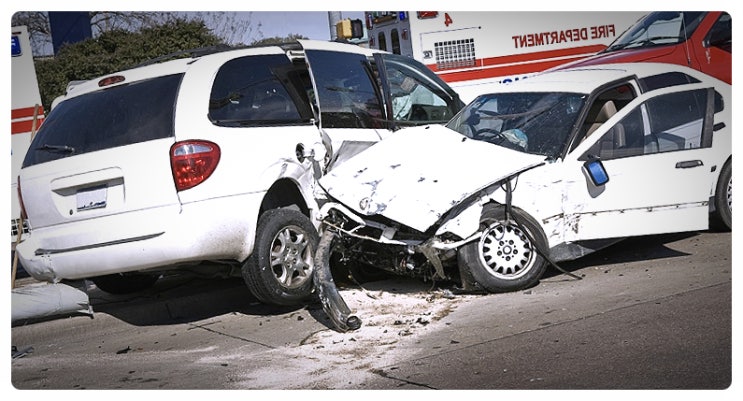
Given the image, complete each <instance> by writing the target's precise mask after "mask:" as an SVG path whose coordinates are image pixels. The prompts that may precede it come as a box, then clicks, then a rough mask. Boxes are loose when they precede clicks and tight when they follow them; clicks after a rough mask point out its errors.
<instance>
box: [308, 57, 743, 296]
mask: <svg viewBox="0 0 743 401" xmlns="http://www.w3.org/2000/svg"><path fill="white" fill-rule="evenodd" d="M496 90H497V92H496V93H490V94H485V95H481V96H479V97H477V98H476V99H475V100H473V101H472V103H470V104H469V105H468V106H467V107H465V108H464V109H463V110H462V111H461V112H459V114H457V115H456V116H455V117H454V118H453V119H452V120H451V121H450V122H449V123H448V124H447V125H446V126H434V125H430V126H423V127H415V128H409V129H404V130H401V131H398V132H397V133H395V134H394V135H392V136H390V137H389V138H387V139H385V140H383V141H381V142H379V143H377V144H375V145H374V146H372V147H370V148H369V149H367V150H366V151H364V152H362V153H360V154H359V155H357V156H355V157H353V158H352V159H351V160H349V161H348V162H346V164H344V165H342V166H339V167H338V168H336V169H334V170H332V171H331V172H330V173H328V174H327V175H325V176H324V177H322V178H321V179H320V180H319V183H320V186H321V187H322V188H323V189H324V191H325V192H326V194H327V197H328V201H327V203H325V204H324V207H323V208H322V213H321V215H322V216H323V218H324V220H323V224H322V225H321V234H323V238H325V239H326V240H324V241H321V245H320V250H319V252H318V255H319V257H317V258H316V264H317V263H320V264H323V263H327V260H328V259H329V256H328V255H330V254H336V255H340V256H341V257H340V258H338V259H337V260H340V261H348V262H349V263H348V264H349V266H352V267H353V270H352V272H364V273H369V272H370V271H372V270H370V268H371V269H383V270H386V271H388V272H392V273H395V274H400V275H411V276H417V277H422V278H424V279H432V280H452V281H455V282H461V285H462V287H463V288H464V289H467V290H476V291H483V290H484V291H488V292H506V291H516V290H520V289H524V288H527V287H530V286H533V285H535V284H536V283H537V282H538V281H539V279H540V277H541V276H542V275H543V274H544V272H545V270H546V269H547V267H548V266H549V265H550V264H553V265H555V266H557V267H559V265H557V264H556V263H557V262H560V261H566V260H573V259H576V258H579V257H581V256H584V255H586V254H588V253H591V252H594V251H596V250H598V249H600V248H602V247H605V246H607V245H609V244H612V243H614V242H616V241H617V240H619V239H622V238H626V237H629V236H639V235H651V234H661V233H672V232H685V231H697V230H706V229H708V228H709V224H710V222H713V223H715V224H716V226H718V227H722V229H725V230H729V229H731V228H732V220H731V209H732V178H731V163H732V142H731V130H732V125H731V105H730V101H731V86H730V85H728V84H726V83H724V82H722V81H719V80H717V79H715V78H712V77H710V76H707V75H704V74H702V73H700V72H698V71H695V70H692V69H689V68H685V67H682V66H676V65H670V64H654V63H635V64H614V65H601V66H591V67H583V68H574V69H567V70H559V71H553V72H548V73H543V74H540V75H536V76H533V77H530V78H528V79H525V80H522V81H518V82H514V83H512V84H504V85H502V86H500V87H498V88H497V89H496ZM331 238H332V239H331ZM323 258H324V260H323Z"/></svg>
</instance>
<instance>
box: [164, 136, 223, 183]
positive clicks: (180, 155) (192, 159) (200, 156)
mask: <svg viewBox="0 0 743 401" xmlns="http://www.w3.org/2000/svg"><path fill="white" fill-rule="evenodd" d="M220 153H221V152H220V150H219V146H217V144H216V143H212V142H208V141H184V142H177V143H175V144H173V146H171V147H170V168H171V170H172V171H173V181H174V182H175V189H176V190H177V191H183V190H186V189H189V188H193V187H195V186H197V185H199V184H201V183H202V182H204V181H206V179H207V178H209V176H210V175H212V173H213V172H214V169H216V168H217V164H218V163H219V156H220Z"/></svg>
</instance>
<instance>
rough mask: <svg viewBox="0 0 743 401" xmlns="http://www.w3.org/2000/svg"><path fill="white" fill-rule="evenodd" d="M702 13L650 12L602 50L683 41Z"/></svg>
mask: <svg viewBox="0 0 743 401" xmlns="http://www.w3.org/2000/svg"><path fill="white" fill-rule="evenodd" d="M704 14H705V13H702V12H679V11H670V12H669V11H665V12H654V13H650V14H648V15H647V16H646V17H644V18H643V19H642V20H640V21H639V22H638V23H637V24H636V25H635V26H633V27H632V28H631V29H630V30H629V31H627V32H625V33H624V34H623V35H622V36H620V37H619V38H618V39H617V40H616V41H614V43H612V44H611V45H610V46H609V47H608V48H607V49H606V50H604V52H610V51H615V50H622V49H635V48H640V47H652V46H659V45H668V44H676V43H681V42H685V41H686V40H687V39H688V38H689V37H690V36H691V34H692V33H694V30H695V29H697V26H699V23H700V22H701V21H702V18H704Z"/></svg>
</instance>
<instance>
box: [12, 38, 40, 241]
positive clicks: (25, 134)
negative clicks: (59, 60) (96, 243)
mask: <svg viewBox="0 0 743 401" xmlns="http://www.w3.org/2000/svg"><path fill="white" fill-rule="evenodd" d="M10 45H11V66H10V71H11V85H10V86H11V95H10V102H11V110H10V118H11V121H10V154H11V157H10V160H11V164H10V195H11V196H10V199H11V201H10V213H11V215H10V238H11V244H14V243H16V242H17V241H18V240H19V237H21V236H23V235H25V234H27V233H28V222H27V221H23V222H22V221H21V219H20V216H21V212H20V210H21V208H20V205H19V203H18V197H17V196H16V194H17V186H18V183H17V177H18V172H19V171H20V169H21V164H22V163H23V158H24V157H25V155H26V151H27V150H28V147H29V145H30V144H31V138H32V136H33V134H34V133H35V132H36V130H37V129H38V128H39V126H40V125H41V123H42V122H43V121H44V108H43V106H42V104H41V94H40V92H39V82H38V80H37V78H36V68H34V59H33V54H32V53H31V42H30V39H29V34H28V29H27V27H25V26H15V27H11V39H10Z"/></svg>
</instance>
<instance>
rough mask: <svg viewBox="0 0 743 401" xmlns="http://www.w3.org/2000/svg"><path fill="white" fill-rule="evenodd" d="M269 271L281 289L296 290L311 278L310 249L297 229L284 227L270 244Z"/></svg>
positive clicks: (300, 231)
mask: <svg viewBox="0 0 743 401" xmlns="http://www.w3.org/2000/svg"><path fill="white" fill-rule="evenodd" d="M271 270H272V271H273V274H274V278H276V281H278V282H279V284H281V285H282V286H283V287H286V288H297V287H301V286H302V285H303V284H305V283H306V282H307V280H310V279H311V277H312V247H311V246H310V243H309V239H308V236H307V234H306V233H305V232H304V230H302V229H301V228H299V227H296V226H289V227H284V229H282V230H281V231H279V232H278V233H277V234H276V236H275V237H274V239H273V242H272V243H271Z"/></svg>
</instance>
